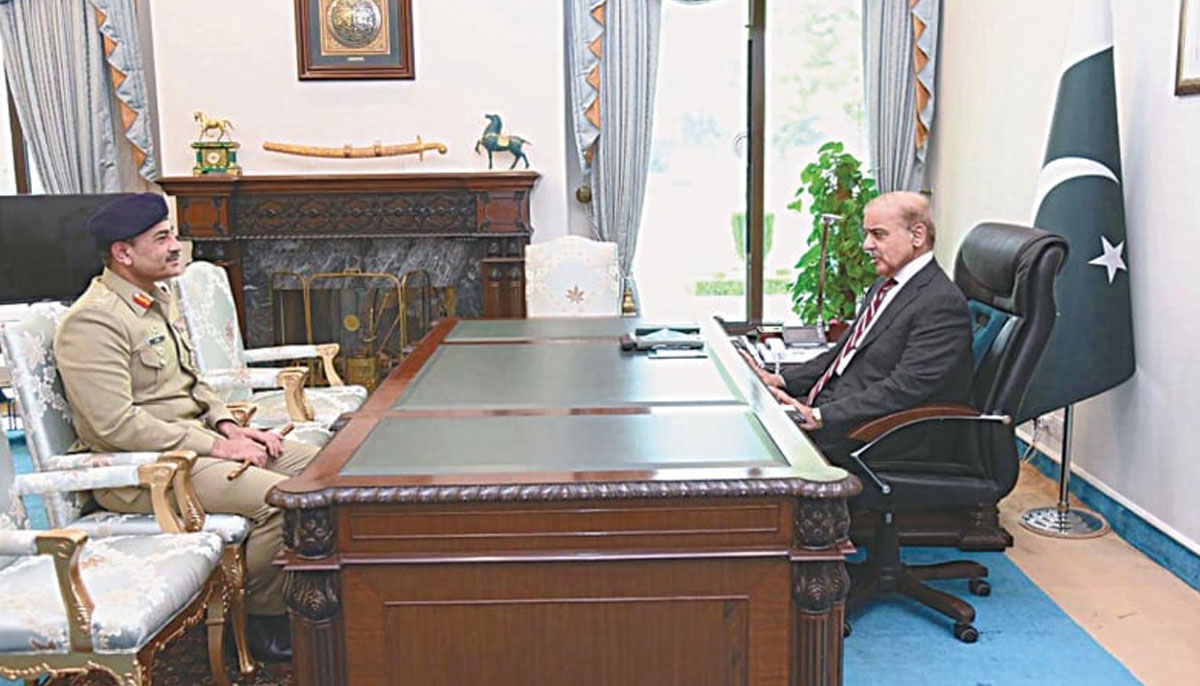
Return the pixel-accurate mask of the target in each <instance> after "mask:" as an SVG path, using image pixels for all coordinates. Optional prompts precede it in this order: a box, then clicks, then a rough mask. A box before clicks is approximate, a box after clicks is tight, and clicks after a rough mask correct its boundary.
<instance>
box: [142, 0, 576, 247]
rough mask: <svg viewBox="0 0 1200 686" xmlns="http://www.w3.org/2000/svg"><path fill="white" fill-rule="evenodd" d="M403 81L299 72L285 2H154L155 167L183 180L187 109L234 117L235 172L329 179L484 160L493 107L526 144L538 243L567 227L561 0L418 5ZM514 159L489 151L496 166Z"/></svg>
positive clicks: (474, 166) (443, 0) (440, 0)
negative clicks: (332, 151) (338, 153)
mask: <svg viewBox="0 0 1200 686" xmlns="http://www.w3.org/2000/svg"><path fill="white" fill-rule="evenodd" d="M412 5H413V43H414V47H415V56H414V64H415V68H416V79H415V80H413V81H361V80H360V81H333V82H314V81H303V82H302V81H300V80H298V79H297V77H296V41H295V18H294V2H293V1H292V0H255V1H254V2H246V1H245V0H206V1H205V2H171V3H166V2H156V3H154V4H153V8H152V22H153V37H154V46H155V47H154V59H155V66H156V71H157V84H158V104H159V122H160V126H161V131H162V139H161V140H162V151H163V170H164V175H167V176H181V175H190V174H191V168H192V164H193V162H194V153H193V151H192V149H191V148H189V147H188V144H189V143H190V142H191V141H193V140H195V139H196V134H197V127H196V125H195V122H193V120H192V112H193V111H195V110H200V111H203V112H204V113H205V114H206V115H208V116H209V117H220V118H227V119H230V120H231V121H232V122H233V124H234V126H235V127H236V131H235V139H236V140H238V141H239V142H241V144H242V147H241V149H240V150H239V151H238V162H239V163H240V164H241V166H242V167H243V169H244V171H243V173H244V174H247V175H259V174H338V173H395V172H441V171H473V170H486V169H487V155H486V154H484V155H479V156H477V155H476V154H475V153H474V150H473V148H474V146H475V141H476V140H477V139H478V138H479V135H480V133H481V132H482V131H483V127H484V125H485V124H486V123H487V122H486V121H485V120H484V119H483V115H484V113H486V112H496V113H499V114H500V115H501V116H502V117H503V119H504V130H505V132H506V133H512V134H518V135H520V136H522V137H524V138H527V139H529V140H531V141H532V142H533V145H532V146H530V147H529V148H527V150H526V154H527V155H528V156H529V160H530V162H531V163H532V165H533V167H532V168H533V169H535V170H536V171H538V172H540V173H541V174H542V178H541V180H540V181H539V182H538V185H537V186H536V187H535V189H534V193H533V196H532V208H531V212H532V222H533V227H534V231H535V232H536V233H535V234H534V240H535V241H543V240H547V239H550V238H554V237H557V236H561V235H564V234H565V233H567V222H568V218H567V192H568V189H567V185H566V184H567V179H566V162H567V154H568V153H567V150H566V131H565V119H564V117H563V111H564V107H565V105H564V98H565V95H564V87H563V86H564V81H563V59H564V56H563V39H562V28H561V27H562V26H563V13H562V8H563V5H562V3H561V2H553V1H551V0H505V2H480V1H479V0H436V2H426V1H423V0H416V1H414V2H413V3H412ZM418 134H419V135H420V136H421V137H422V139H424V140H426V141H442V142H444V143H446V145H447V146H449V151H448V152H447V153H446V155H444V156H440V155H438V154H437V153H436V152H431V153H426V155H425V160H424V161H419V160H418V159H417V158H416V157H415V156H405V157H386V158H371V159H363V160H347V159H319V158H310V157H296V156H293V155H283V154H279V153H273V152H266V151H264V150H263V149H262V143H263V141H275V142H284V143H297V144H304V145H317V146H325V147H341V146H342V145H344V144H346V143H352V144H354V145H370V144H372V143H374V142H375V141H380V142H382V143H385V144H388V143H403V142H411V141H413V140H415V139H416V136H417V135H418ZM509 163H511V157H510V156H509V155H507V154H498V155H497V156H496V168H498V169H500V168H507V166H508V164H509Z"/></svg>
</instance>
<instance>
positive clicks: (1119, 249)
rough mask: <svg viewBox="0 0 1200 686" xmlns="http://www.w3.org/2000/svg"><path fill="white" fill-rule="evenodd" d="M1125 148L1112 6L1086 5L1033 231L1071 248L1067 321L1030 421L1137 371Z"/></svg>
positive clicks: (1030, 398)
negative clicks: (1064, 241) (1120, 130)
mask: <svg viewBox="0 0 1200 686" xmlns="http://www.w3.org/2000/svg"><path fill="white" fill-rule="evenodd" d="M1123 194H1124V186H1123V183H1122V177H1121V145H1120V138H1119V135H1118V130H1117V98H1116V86H1115V79H1114V77H1113V40H1112V12H1111V7H1110V5H1109V1H1108V0H1089V1H1088V2H1080V3H1077V4H1076V9H1075V17H1074V20H1073V22H1072V26H1071V31H1070V37H1069V38H1068V41H1067V54H1066V59H1065V60H1064V61H1063V67H1062V71H1061V72H1060V74H1059V81H1058V99H1057V101H1056V102H1055V106H1054V119H1053V121H1052V123H1051V125H1050V137H1049V140H1048V142H1047V143H1046V157H1045V161H1044V162H1043V164H1042V171H1041V174H1040V176H1039V177H1038V186H1037V199H1036V200H1035V202H1034V212H1035V218H1034V220H1033V225H1034V226H1036V227H1038V228H1040V229H1045V230H1047V231H1053V232H1054V233H1057V234H1060V235H1062V236H1063V237H1065V238H1066V239H1067V243H1068V245H1069V248H1070V249H1069V254H1068V255H1067V262H1066V264H1065V265H1064V266H1063V270H1062V273H1061V274H1059V277H1058V281H1057V282H1056V284H1055V298H1056V300H1057V302H1058V319H1057V320H1056V322H1055V324H1054V330H1053V332H1052V333H1051V334H1050V340H1049V342H1048V343H1047V344H1046V351H1045V353H1044V354H1043V356H1042V361H1041V363H1040V364H1039V366H1038V369H1037V371H1036V372H1035V373H1034V377H1033V380H1032V381H1031V382H1030V384H1029V390H1028V392H1027V393H1026V396H1025V400H1024V403H1023V404H1022V410H1021V413H1020V414H1021V415H1022V416H1026V417H1028V416H1036V415H1040V414H1043V413H1045V412H1048V411H1051V410H1055V409H1058V408H1060V407H1065V406H1067V405H1070V404H1071V403H1074V402H1077V401H1080V400H1083V399H1084V398H1089V397H1091V396H1093V395H1096V394H1098V393H1101V392H1103V391H1106V390H1108V389H1110V388H1112V387H1113V386H1116V385H1117V384H1119V383H1121V382H1122V381H1124V380H1125V379H1128V378H1129V377H1130V376H1131V375H1132V374H1133V371H1134V358H1133V321H1132V319H1133V318H1132V314H1131V311H1130V306H1129V268H1130V260H1129V244H1128V242H1127V240H1126V237H1125V203H1124V195H1123Z"/></svg>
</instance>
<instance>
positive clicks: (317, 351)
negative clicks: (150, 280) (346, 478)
mask: <svg viewBox="0 0 1200 686" xmlns="http://www.w3.org/2000/svg"><path fill="white" fill-rule="evenodd" d="M174 287H175V292H176V293H177V294H178V295H179V308H180V311H181V312H182V313H183V318H184V320H185V321H186V322H187V328H188V332H189V334H190V335H191V340H192V344H193V345H194V346H195V349H196V366H198V367H199V368H200V371H201V373H203V375H204V380H205V381H206V382H208V383H209V385H211V386H212V387H213V388H214V389H216V390H217V392H218V393H220V394H221V395H222V397H224V398H225V400H226V401H229V402H252V403H254V405H255V406H256V407H257V408H258V413H257V414H256V415H255V420H256V421H257V422H258V423H260V424H263V425H265V426H277V425H280V424H284V423H287V422H289V421H291V422H294V423H297V429H298V430H300V429H302V428H304V427H301V426H299V424H298V422H301V421H304V420H305V419H306V417H303V416H298V415H297V408H296V407H295V406H293V407H292V408H291V409H290V410H289V407H288V402H287V397H286V394H285V392H284V391H283V390H278V389H279V387H280V384H281V383H283V382H284V380H285V379H286V377H285V379H281V378H280V375H279V372H280V371H282V370H283V368H279V367H251V366H250V364H252V363H261V362H276V361H280V360H298V359H315V358H320V359H321V364H322V368H323V370H324V373H325V378H326V379H327V380H328V381H329V384H330V385H329V386H326V387H321V388H311V387H310V388H305V389H304V397H305V398H306V399H307V402H308V404H309V406H310V407H309V408H308V410H309V413H310V414H311V415H312V417H311V418H312V419H314V420H315V421H316V422H317V423H318V424H319V425H321V426H324V427H328V426H329V425H331V424H333V422H334V421H335V420H337V418H338V417H339V416H341V415H342V413H344V412H353V411H354V410H357V409H358V408H359V407H360V406H361V405H362V404H363V402H364V401H366V399H367V389H366V388H363V387H362V386H347V385H345V384H343V383H342V379H341V377H340V376H338V373H337V370H336V369H335V368H334V366H333V359H334V357H336V356H337V353H338V345H337V344H336V343H327V344H323V345H282V346H275V347H271V348H253V349H250V350H247V349H246V348H245V346H244V345H243V343H242V333H241V329H240V327H239V326H238V319H237V307H236V306H235V305H234V302H233V291H232V290H231V289H230V287H229V277H228V275H227V274H226V273H225V270H224V269H222V268H221V267H218V266H217V265H215V264H213V263H211V262H203V261H198V262H193V263H191V264H189V265H188V266H187V268H186V269H184V272H183V274H181V275H180V276H178V277H177V278H175V280H174ZM262 389H271V390H262Z"/></svg>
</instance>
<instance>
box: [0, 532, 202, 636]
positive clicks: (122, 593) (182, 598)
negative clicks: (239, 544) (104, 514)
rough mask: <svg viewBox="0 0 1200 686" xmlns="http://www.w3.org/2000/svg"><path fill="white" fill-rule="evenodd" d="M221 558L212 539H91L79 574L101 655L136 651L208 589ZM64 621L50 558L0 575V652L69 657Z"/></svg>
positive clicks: (33, 559) (25, 560)
mask: <svg viewBox="0 0 1200 686" xmlns="http://www.w3.org/2000/svg"><path fill="white" fill-rule="evenodd" d="M220 560H221V539H220V537H219V536H217V535H215V534H210V533H204V532H201V533H194V534H161V535H158V536H119V537H114V538H106V539H101V540H97V541H89V542H88V543H87V544H86V545H85V546H84V548H83V553H82V555H81V558H80V563H79V569H80V575H81V577H82V579H83V584H84V586H85V587H86V588H87V590H88V593H89V594H90V595H91V598H92V600H93V601H94V602H95V612H94V613H93V614H92V640H93V645H94V647H95V650H96V652H98V653H125V652H135V651H136V650H138V649H139V648H140V647H141V646H143V645H144V644H145V643H146V641H147V640H149V638H150V637H152V636H154V635H155V634H156V633H157V632H158V631H159V629H161V628H162V627H163V625H165V624H166V623H167V622H168V621H169V620H170V619H171V618H172V617H173V616H174V614H175V613H176V612H177V611H178V610H179V609H180V608H182V607H184V606H186V605H187V604H188V603H189V602H190V601H191V599H192V598H193V597H195V596H196V594H197V593H199V592H200V590H201V589H202V588H203V587H204V584H205V582H207V580H208V578H209V576H210V575H211V574H212V573H213V570H214V569H215V568H216V567H217V565H218V564H219V563H220ZM69 649H70V642H69V641H68V638H67V616H66V611H65V610H64V609H63V603H62V596H61V595H60V594H59V589H58V585H57V583H56V582H55V573H54V560H53V559H52V558H51V557H50V556H49V555H30V556H27V557H22V558H20V559H18V560H17V561H16V562H14V563H12V564H10V565H9V566H8V567H5V568H4V569H0V653H66V652H68V651H69Z"/></svg>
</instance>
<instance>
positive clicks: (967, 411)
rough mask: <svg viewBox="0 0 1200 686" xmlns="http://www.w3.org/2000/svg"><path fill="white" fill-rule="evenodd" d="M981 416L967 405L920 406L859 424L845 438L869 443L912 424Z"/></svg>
mask: <svg viewBox="0 0 1200 686" xmlns="http://www.w3.org/2000/svg"><path fill="white" fill-rule="evenodd" d="M982 414H983V413H982V412H980V411H979V410H976V409H975V408H973V407H968V406H967V405H921V406H920V407H913V408H909V409H907V410H901V411H899V412H893V413H892V414H889V415H884V416H883V417H879V418H877V419H872V420H871V421H869V422H864V423H862V424H859V425H858V426H856V427H854V429H853V430H851V431H850V433H849V434H848V435H847V437H848V438H851V439H854V440H856V441H862V442H864V443H870V442H871V441H874V440H876V439H878V438H882V437H883V436H886V435H888V434H890V433H892V432H893V431H898V430H900V429H902V428H904V427H906V426H910V425H912V424H920V423H922V422H926V421H932V420H935V419H950V418H955V419H961V418H975V417H979V416H981V415H982Z"/></svg>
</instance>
